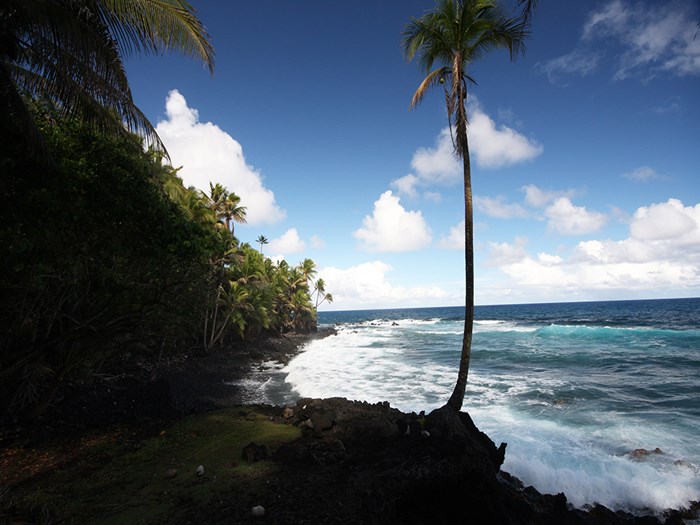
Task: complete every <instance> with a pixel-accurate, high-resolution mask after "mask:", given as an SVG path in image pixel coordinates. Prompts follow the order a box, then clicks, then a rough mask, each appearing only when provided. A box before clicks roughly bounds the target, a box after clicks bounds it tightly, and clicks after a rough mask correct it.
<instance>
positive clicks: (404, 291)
mask: <svg viewBox="0 0 700 525" xmlns="http://www.w3.org/2000/svg"><path fill="white" fill-rule="evenodd" d="M391 270H392V268H391V266H389V265H388V264H386V263H384V262H382V261H371V262H366V263H362V264H359V265H357V266H352V267H350V268H345V269H341V268H335V267H328V268H323V269H321V270H320V271H319V273H318V276H319V277H320V278H322V279H323V280H324V281H325V283H326V290H327V291H328V292H329V293H331V294H333V304H332V305H331V308H339V309H341V310H352V309H362V308H370V307H371V308H394V307H399V306H402V307H406V306H421V307H423V306H442V305H445V304H459V301H463V300H464V299H463V297H462V296H463V293H464V292H463V290H461V289H460V290H459V295H458V296H452V295H450V294H449V293H447V292H446V291H445V290H443V289H442V288H440V287H439V286H417V287H405V286H396V285H393V284H391V283H390V282H389V280H388V279H387V273H389V272H390V271H391ZM326 307H327V308H328V306H326Z"/></svg>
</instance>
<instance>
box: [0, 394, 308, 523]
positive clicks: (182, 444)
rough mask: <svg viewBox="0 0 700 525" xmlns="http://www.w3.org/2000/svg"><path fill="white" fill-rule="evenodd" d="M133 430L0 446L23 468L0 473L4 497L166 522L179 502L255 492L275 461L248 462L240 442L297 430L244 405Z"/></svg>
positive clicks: (72, 511) (279, 438) (70, 512)
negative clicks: (144, 434) (143, 432)
mask: <svg viewBox="0 0 700 525" xmlns="http://www.w3.org/2000/svg"><path fill="white" fill-rule="evenodd" d="M137 431H138V429H134V428H133V427H130V428H129V427H127V428H124V427H122V428H119V429H111V430H110V431H109V432H107V433H103V434H100V435H96V436H92V437H91V438H90V439H83V440H80V442H79V443H73V446H74V448H73V449H72V450H71V449H70V446H69V445H68V444H66V443H64V444H61V445H56V444H48V445H46V446H45V447H41V449H33V450H24V449H9V450H7V451H3V454H5V455H7V454H9V455H10V456H11V459H12V462H11V463H12V464H13V466H15V467H16V468H17V469H18V470H19V471H20V472H24V473H25V474H24V475H23V476H21V477H20V479H9V477H5V476H2V475H0V485H6V486H7V487H8V488H9V490H8V491H7V492H8V493H6V494H5V496H4V498H3V499H5V500H7V499H11V500H12V502H13V503H14V505H15V506H16V508H18V509H20V510H21V511H24V512H27V513H28V514H33V515H36V514H37V513H43V512H45V511H49V512H50V513H51V514H53V515H55V516H59V517H62V518H68V521H71V520H72V521H73V523H95V524H98V523H99V524H123V523H128V524H136V523H161V522H167V521H169V520H172V519H173V517H174V516H177V515H178V513H180V512H182V511H183V508H185V509H187V508H197V507H202V506H206V505H208V504H209V503H212V502H220V500H222V499H223V498H227V499H230V495H231V493H233V492H236V491H237V492H239V493H240V494H243V495H245V494H252V493H254V492H255V491H256V487H257V486H259V485H260V484H261V483H264V482H265V480H269V479H270V476H273V475H274V473H275V469H276V466H275V464H274V463H272V462H270V461H261V462H258V463H254V464H247V463H246V462H245V461H243V460H242V459H241V450H242V448H243V447H244V446H245V445H247V444H248V443H250V442H251V441H253V442H255V443H257V444H259V445H265V446H267V447H268V450H269V451H270V452H274V450H275V449H276V448H277V447H278V446H279V445H280V444H282V443H286V442H289V441H292V440H294V439H296V438H297V437H299V436H300V431H299V429H298V428H296V427H294V426H291V425H280V424H274V423H272V422H271V421H269V417H268V416H266V415H264V414H262V413H259V412H256V411H255V410H253V409H251V408H250V407H242V408H230V409H224V410H218V411H215V412H209V413H204V414H196V415H193V416H188V417H185V418H182V419H180V420H177V421H175V422H169V423H167V424H163V428H162V430H160V431H159V432H158V434H157V435H156V436H152V437H148V438H145V439H139V438H138V437H137V436H138V433H137ZM57 457H59V458H61V457H62V458H63V461H59V460H57V459H56V458H57ZM42 461H44V462H45V463H46V464H47V465H48V467H47V468H43V469H42V468H41V466H40V463H41V462H42ZM199 465H202V466H203V467H204V474H203V475H201V476H198V475H197V474H196V469H197V467H198V466H199ZM3 478H5V479H3ZM15 478H17V475H16V474H15ZM183 502H184V503H183ZM2 504H3V506H4V504H5V501H3V502H2Z"/></svg>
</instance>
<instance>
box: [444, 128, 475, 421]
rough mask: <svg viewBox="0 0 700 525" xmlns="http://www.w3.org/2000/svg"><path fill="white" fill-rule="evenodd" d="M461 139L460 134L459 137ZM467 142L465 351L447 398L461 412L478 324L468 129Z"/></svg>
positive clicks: (464, 137) (463, 159)
mask: <svg viewBox="0 0 700 525" xmlns="http://www.w3.org/2000/svg"><path fill="white" fill-rule="evenodd" d="M458 140H460V138H458ZM461 141H462V144H463V150H462V151H463V152H462V161H463V164H464V259H465V261H464V262H465V279H466V286H465V288H466V299H465V306H466V311H465V312H464V336H463V338H462V354H461V357H460V360H459V372H458V374H457V384H456V385H455V388H454V391H453V392H452V395H451V396H450V399H449V400H448V401H447V406H449V407H450V408H452V409H454V410H455V411H457V412H459V411H460V410H461V408H462V402H463V401H464V393H465V391H466V389H467V376H468V375H469V361H470V359H471V354H472V330H473V328H474V213H473V209H472V175H471V163H470V161H469V141H468V139H467V134H466V130H465V133H464V136H463V137H461Z"/></svg>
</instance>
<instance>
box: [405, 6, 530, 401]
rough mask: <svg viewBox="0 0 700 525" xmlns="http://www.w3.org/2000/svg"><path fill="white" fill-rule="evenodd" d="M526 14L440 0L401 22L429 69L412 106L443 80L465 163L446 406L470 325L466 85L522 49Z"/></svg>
mask: <svg viewBox="0 0 700 525" xmlns="http://www.w3.org/2000/svg"><path fill="white" fill-rule="evenodd" d="M528 29H529V16H525V13H523V14H522V15H521V16H514V17H511V16H508V15H507V14H506V12H505V11H504V10H503V9H501V7H499V6H498V4H497V3H496V2H495V1H484V0H438V1H437V3H436V6H435V8H434V9H432V10H430V11H428V12H427V13H425V14H424V15H423V16H421V17H420V18H414V19H412V20H411V21H410V22H409V23H408V24H407V25H406V27H405V28H404V32H403V40H402V47H403V51H404V55H405V57H406V58H407V59H408V60H409V61H410V60H413V59H414V58H416V57H417V59H418V61H419V63H420V65H422V66H423V67H424V68H425V71H426V73H427V75H426V77H425V79H424V80H423V81H422V82H421V84H420V85H419V86H418V89H417V90H416V92H415V94H414V95H413V98H412V100H411V109H413V108H414V107H415V106H416V105H417V104H418V103H420V102H421V100H423V98H424V96H425V94H426V93H427V92H428V91H429V90H430V88H432V87H435V86H440V85H441V86H443V89H444V95H445V103H446V106H447V117H448V121H449V126H450V131H451V132H452V133H453V135H452V137H453V145H454V151H455V154H456V155H457V156H458V157H459V158H461V159H462V162H463V167H464V210H465V213H464V223H465V226H464V241H465V266H466V270H465V277H466V299H465V304H466V313H465V323H464V337H463V341H462V352H461V358H460V366H459V373H458V376H457V383H456V385H455V388H454V391H453V393H452V395H451V396H450V399H449V400H448V402H447V406H448V407H450V408H452V409H454V410H456V411H459V410H460V409H461V408H462V403H463V401H464V393H465V390H466V386H467V376H468V373H469V361H470V359H471V342H472V329H473V325H474V225H473V209H472V184H471V163H470V160H469V140H468V135H467V127H468V118H467V104H466V102H467V87H468V85H469V83H470V82H474V80H473V79H472V77H471V76H470V74H469V66H470V65H471V64H472V63H473V62H475V61H477V60H479V59H481V58H483V57H484V56H486V55H487V54H488V53H489V52H490V51H493V50H496V49H499V48H502V49H507V50H508V51H509V53H510V58H511V60H513V59H515V58H516V57H517V56H518V55H519V54H520V53H522V52H524V50H525V47H524V40H525V38H526V37H527V35H528V33H529V31H528Z"/></svg>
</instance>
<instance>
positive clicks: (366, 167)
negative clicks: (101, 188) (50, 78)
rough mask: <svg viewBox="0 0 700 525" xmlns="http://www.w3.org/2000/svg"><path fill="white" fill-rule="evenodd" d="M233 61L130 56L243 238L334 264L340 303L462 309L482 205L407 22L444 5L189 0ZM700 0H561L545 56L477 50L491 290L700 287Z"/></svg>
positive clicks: (480, 297)
mask: <svg viewBox="0 0 700 525" xmlns="http://www.w3.org/2000/svg"><path fill="white" fill-rule="evenodd" d="M191 3H192V4H193V5H194V7H195V9H196V11H197V15H198V17H199V19H200V20H201V21H202V22H203V24H204V25H205V26H206V28H207V30H208V32H209V34H210V36H211V39H212V42H213V44H214V47H215V50H216V64H215V71H214V74H213V75H210V74H209V73H208V71H207V70H206V69H205V68H204V67H203V65H202V64H201V63H200V62H197V61H195V60H193V59H190V58H186V57H182V56H179V55H164V56H147V57H144V56H133V57H129V58H128V59H127V61H126V67H127V74H128V76H129V80H130V84H131V88H132V94H133V97H134V100H135V102H136V104H137V105H138V106H139V108H140V109H141V110H142V111H143V112H144V113H145V114H146V116H147V117H148V118H149V120H151V122H152V123H153V124H154V125H157V131H158V133H159V135H160V137H161V139H162V140H163V142H164V143H165V145H166V147H167V149H168V151H169V153H170V156H171V159H172V162H173V165H174V166H182V169H181V171H180V175H181V176H182V178H183V180H184V182H185V184H186V185H193V186H195V187H198V188H201V189H204V190H206V189H208V187H209V182H210V181H212V182H220V183H221V184H223V185H224V186H225V187H227V188H228V189H229V190H230V191H232V192H235V193H236V194H238V195H239V196H240V197H241V204H242V205H243V206H246V207H247V219H248V222H247V223H246V224H243V225H236V236H237V237H238V238H239V240H240V241H241V242H248V243H250V244H251V245H252V246H253V247H256V248H258V249H259V248H260V246H259V245H258V244H257V243H256V239H257V238H258V237H259V236H260V235H264V236H265V237H266V238H267V239H268V240H269V244H267V245H265V246H263V247H262V250H263V253H264V254H265V255H266V256H269V257H275V258H277V259H279V258H282V257H283V258H284V259H286V260H287V261H288V262H289V263H290V264H297V263H299V262H300V261H302V260H303V259H305V258H311V259H313V260H314V261H315V262H316V265H317V269H318V277H321V278H323V279H324V281H325V283H326V290H327V291H328V292H330V293H331V294H332V295H333V297H334V301H333V303H332V304H330V305H329V304H327V303H324V304H323V305H321V307H320V308H319V309H320V310H324V309H325V310H356V309H372V308H397V307H422V306H452V305H454V306H458V305H463V304H464V282H465V278H464V264H465V263H464V241H463V228H464V201H463V178H462V169H461V163H460V161H459V160H458V159H456V158H455V156H454V154H453V148H452V143H451V139H450V133H449V128H448V127H447V126H448V124H447V117H446V111H445V104H444V97H443V94H442V92H440V91H439V90H436V91H434V92H433V93H429V94H428V95H427V96H426V97H425V99H424V100H423V102H422V103H421V104H420V105H419V106H418V107H417V108H415V109H414V110H411V111H409V103H410V100H411V97H412V95H413V93H414V91H415V90H416V88H417V87H418V85H419V84H420V82H421V80H422V79H423V78H424V76H425V71H424V70H422V69H421V67H420V66H419V64H417V63H416V62H407V61H406V59H405V58H404V56H403V54H402V51H401V45H400V43H401V33H402V30H403V28H404V26H405V24H406V23H407V22H408V21H409V20H410V19H411V17H419V16H421V15H422V14H424V13H425V12H426V11H428V10H429V9H431V8H432V7H433V6H434V5H435V4H434V2H433V1H431V0H420V1H419V0H400V1H399V0H383V1H381V2H368V1H362V2H327V1H320V0H304V1H301V2H292V1H289V0H286V1H285V0H270V1H267V2H224V1H208V2H205V1H202V0H193V1H192V2H191ZM699 21H700V3H699V2H697V0H678V1H673V0H670V1H664V2H656V1H650V0H644V1H640V2H637V1H633V0H600V1H588V2H561V1H559V0H541V1H540V2H539V7H538V9H537V11H536V12H535V14H534V19H533V24H532V33H531V35H530V37H529V38H528V40H527V50H526V52H525V54H524V55H523V56H521V57H519V58H518V59H517V60H516V61H514V62H511V61H510V59H509V56H508V54H507V52H505V51H495V52H492V53H491V54H490V55H488V56H486V57H483V58H482V59H481V60H480V61H478V62H475V63H473V64H472V65H471V69H470V75H471V76H472V78H474V80H475V81H476V85H471V86H470V88H469V89H470V97H469V101H468V112H469V119H470V127H469V140H470V149H471V160H472V183H473V190H474V224H475V268H474V269H475V300H476V304H477V305H485V304H517V303H543V302H544V303H547V302H568V301H593V300H626V299H647V298H672V297H697V296H700V33H699V31H698V29H699V28H698V22H699Z"/></svg>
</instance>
